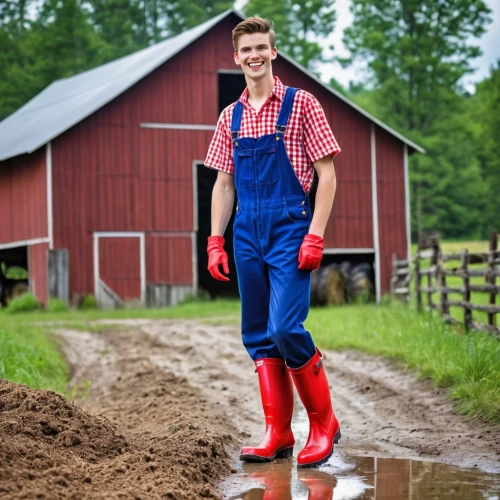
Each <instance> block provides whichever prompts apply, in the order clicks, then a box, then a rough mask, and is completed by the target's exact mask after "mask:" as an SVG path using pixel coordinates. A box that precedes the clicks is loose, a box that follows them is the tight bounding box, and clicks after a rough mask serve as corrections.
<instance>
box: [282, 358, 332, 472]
mask: <svg viewBox="0 0 500 500" xmlns="http://www.w3.org/2000/svg"><path fill="white" fill-rule="evenodd" d="M288 370H289V371H290V373H291V375H292V378H293V381H294V383H295V387H296V388H297V392H298V393H299V396H300V399H301V400H302V403H303V404H304V406H305V408H306V410H307V414H308V415H309V437H308V438H307V443H306V445H305V447H304V449H303V450H302V451H301V452H300V453H299V454H298V456H297V466H298V467H315V466H317V465H321V464H324V463H325V462H326V461H327V460H328V459H329V458H330V457H331V456H332V453H333V445H334V444H336V443H338V442H339V439H340V426H339V423H338V421H337V418H336V417H335V414H334V413H333V408H332V400H331V397H330V388H329V386H328V380H327V379H326V374H325V368H324V367H323V361H322V360H321V356H320V353H319V351H316V354H315V355H314V356H313V357H312V358H311V359H310V360H309V361H308V362H307V363H306V364H305V365H304V366H301V367H300V368H296V369H291V368H289V369H288Z"/></svg>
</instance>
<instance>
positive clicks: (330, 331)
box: [0, 301, 500, 423]
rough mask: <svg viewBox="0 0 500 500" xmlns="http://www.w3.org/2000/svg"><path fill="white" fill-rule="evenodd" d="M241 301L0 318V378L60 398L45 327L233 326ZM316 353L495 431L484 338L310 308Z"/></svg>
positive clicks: (357, 309)
mask: <svg viewBox="0 0 500 500" xmlns="http://www.w3.org/2000/svg"><path fill="white" fill-rule="evenodd" d="M239 315H240V304H239V302H238V301H213V302H188V303H185V304H182V305H179V306H177V307H174V308H169V309H135V310H115V311H90V312H85V313H82V312H62V313H43V312H34V313H25V314H22V315H18V316H13V315H7V314H5V313H3V312H0V324H2V325H3V326H2V327H1V328H0V352H2V353H4V352H7V353H8V355H7V357H4V356H2V360H3V363H2V364H1V365H0V367H1V368H0V369H1V372H0V377H2V378H7V379H10V380H13V381H15V382H20V383H26V384H28V385H31V386H33V387H47V388H51V389H54V390H58V391H59V392H63V393H64V387H65V384H66V381H67V377H68V369H67V367H66V365H65V363H64V360H63V359H62V357H61V355H60V353H59V351H58V348H57V345H56V344H55V343H54V341H53V339H52V336H51V332H50V329H49V328H47V327H45V326H44V327H41V326H37V325H34V324H33V323H37V322H41V321H43V323H44V325H47V323H50V324H51V327H50V328H52V329H53V328H56V327H57V326H58V325H65V326H67V327H74V328H78V329H87V330H90V331H92V330H95V329H96V327H95V326H91V325H89V324H88V322H89V321H92V320H96V319H101V318H114V319H120V318H152V319H160V318H164V319H167V318H171V319H176V318H199V319H201V320H202V321H206V322H210V323H232V324H237V323H238V321H239ZM306 326H307V328H308V329H309V330H310V331H311V333H312V334H313V337H314V339H315V341H316V342H317V344H318V346H319V347H322V348H325V349H358V350H360V351H364V352H368V353H371V354H379V355H383V356H386V357H388V358H390V359H394V360H397V361H398V362H400V363H402V364H403V365H406V366H409V367H411V368H414V369H416V370H417V372H418V373H419V374H420V376H421V377H426V378H429V379H430V380H432V381H433V383H435V384H436V385H437V386H440V387H445V388H449V394H450V397H451V398H453V399H454V400H455V403H456V407H457V409H458V411H460V412H462V413H464V414H466V415H469V416H475V415H480V416H481V417H482V418H484V419H485V420H488V421H491V422H496V423H500V342H499V341H498V340H496V339H495V338H493V337H492V336H490V335H488V334H484V333H471V334H469V335H467V336H464V335H459V334H457V332H456V331H455V330H454V329H452V328H451V327H449V326H447V325H444V324H443V322H442V321H441V319H440V318H439V317H438V315H437V314H427V313H425V314H417V313H416V312H415V310H414V308H413V307H411V306H410V307H407V306H404V305H401V304H398V303H396V304H384V305H381V306H375V305H360V306H346V307H339V308H313V309H312V310H311V312H310V315H309V318H308V320H307V323H306Z"/></svg>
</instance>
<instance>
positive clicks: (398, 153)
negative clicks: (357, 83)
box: [375, 127, 408, 293]
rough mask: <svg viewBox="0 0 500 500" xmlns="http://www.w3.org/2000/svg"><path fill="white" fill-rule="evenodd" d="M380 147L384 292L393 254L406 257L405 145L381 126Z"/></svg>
mask: <svg viewBox="0 0 500 500" xmlns="http://www.w3.org/2000/svg"><path fill="white" fill-rule="evenodd" d="M375 136H376V150H377V155H376V157H377V206H378V225H379V242H380V268H381V275H380V276H381V290H382V293H387V292H389V289H390V275H391V269H392V254H393V253H397V254H398V257H399V258H406V256H407V254H408V241H407V238H406V199H405V178H404V145H403V144H402V143H401V142H400V141H398V140H397V139H395V138H394V137H393V136H391V135H390V134H388V133H387V132H386V131H385V130H382V129H381V128H379V127H376V129H375Z"/></svg>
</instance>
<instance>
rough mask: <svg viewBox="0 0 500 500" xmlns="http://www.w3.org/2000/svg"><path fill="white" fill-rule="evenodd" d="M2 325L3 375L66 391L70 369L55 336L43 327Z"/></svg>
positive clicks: (0, 366) (0, 365) (0, 374)
mask: <svg viewBox="0 0 500 500" xmlns="http://www.w3.org/2000/svg"><path fill="white" fill-rule="evenodd" d="M1 324H2V326H0V352H1V353H2V356H1V357H0V378H3V379H6V380H10V381H12V382H15V383H17V384H26V385H28V386H30V387H34V388H44V389H50V390H53V391H57V392H60V393H64V392H65V389H66V383H67V381H68V377H69V368H68V365H67V364H66V361H65V360H64V357H63V355H62V354H61V352H60V351H59V348H58V346H57V343H56V342H55V340H54V338H53V337H52V335H51V334H50V333H49V332H47V331H45V330H44V329H42V328H40V327H33V326H28V325H21V324H17V323H16V322H7V321H2V322H1Z"/></svg>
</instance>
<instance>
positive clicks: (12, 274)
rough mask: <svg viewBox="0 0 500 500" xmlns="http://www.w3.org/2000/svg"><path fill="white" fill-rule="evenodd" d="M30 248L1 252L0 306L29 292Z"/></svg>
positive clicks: (7, 249)
mask: <svg viewBox="0 0 500 500" xmlns="http://www.w3.org/2000/svg"><path fill="white" fill-rule="evenodd" d="M28 279H29V274H28V247H26V246H24V247H16V248H6V249H3V250H0V305H1V306H5V305H7V304H8V302H9V300H10V299H11V298H13V297H17V296H18V295H21V294H23V293H26V292H27V291H28Z"/></svg>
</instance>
